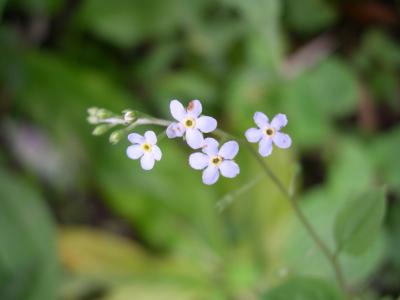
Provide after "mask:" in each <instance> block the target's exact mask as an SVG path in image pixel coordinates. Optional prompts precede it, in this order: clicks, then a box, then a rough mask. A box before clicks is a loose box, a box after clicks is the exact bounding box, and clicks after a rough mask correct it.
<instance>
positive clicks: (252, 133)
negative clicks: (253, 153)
mask: <svg viewBox="0 0 400 300" xmlns="http://www.w3.org/2000/svg"><path fill="white" fill-rule="evenodd" d="M244 135H245V136H246V139H247V140H248V141H249V142H250V143H257V142H258V141H260V139H261V137H262V131H261V130H260V129H258V128H250V129H247V131H246V133H245V134H244Z"/></svg>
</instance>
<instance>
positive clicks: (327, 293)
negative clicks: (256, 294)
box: [262, 277, 343, 300]
mask: <svg viewBox="0 0 400 300" xmlns="http://www.w3.org/2000/svg"><path fill="white" fill-rule="evenodd" d="M262 299H263V300H288V299H290V300H341V299H343V297H342V296H341V295H340V294H339V292H338V291H337V290H336V288H335V287H334V286H333V284H331V283H329V282H327V281H326V280H323V279H320V278H311V277H297V278H291V279H289V280H288V281H287V282H285V283H283V284H282V285H280V286H278V287H276V288H273V289H272V290H271V291H269V292H268V293H267V294H266V295H265V296H264V297H263V298H262Z"/></svg>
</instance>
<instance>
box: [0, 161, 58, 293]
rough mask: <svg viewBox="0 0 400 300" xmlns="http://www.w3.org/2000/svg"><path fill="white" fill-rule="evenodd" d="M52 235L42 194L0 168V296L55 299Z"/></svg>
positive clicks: (55, 283) (55, 284)
mask: <svg viewBox="0 0 400 300" xmlns="http://www.w3.org/2000/svg"><path fill="white" fill-rule="evenodd" d="M54 235H55V233H54V228H53V223H52V220H51V219H50V216H49V213H48V211H47V209H46V207H45V206H44V204H43V199H42V197H41V196H40V195H39V194H38V193H37V192H36V191H35V189H34V188H33V187H32V186H30V185H29V184H27V183H26V182H25V181H24V180H22V179H20V178H18V177H16V176H14V175H13V174H11V173H5V172H4V171H3V170H2V169H1V168H0V241H1V244H0V299H7V300H53V299H56V291H57V283H58V266H57V260H56V250H55V238H54Z"/></svg>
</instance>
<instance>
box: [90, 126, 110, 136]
mask: <svg viewBox="0 0 400 300" xmlns="http://www.w3.org/2000/svg"><path fill="white" fill-rule="evenodd" d="M111 127H112V126H110V125H108V124H103V125H99V126H97V127H95V129H94V130H93V132H92V134H93V135H102V134H104V133H106V132H107V131H108V130H109V129H110V128H111Z"/></svg>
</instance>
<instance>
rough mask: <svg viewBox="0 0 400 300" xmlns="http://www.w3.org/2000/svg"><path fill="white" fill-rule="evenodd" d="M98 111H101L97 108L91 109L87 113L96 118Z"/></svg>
mask: <svg viewBox="0 0 400 300" xmlns="http://www.w3.org/2000/svg"><path fill="white" fill-rule="evenodd" d="M98 110H99V109H98V108H97V107H90V108H88V110H87V113H88V114H89V115H90V116H95V115H96V113H97V111H98Z"/></svg>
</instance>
